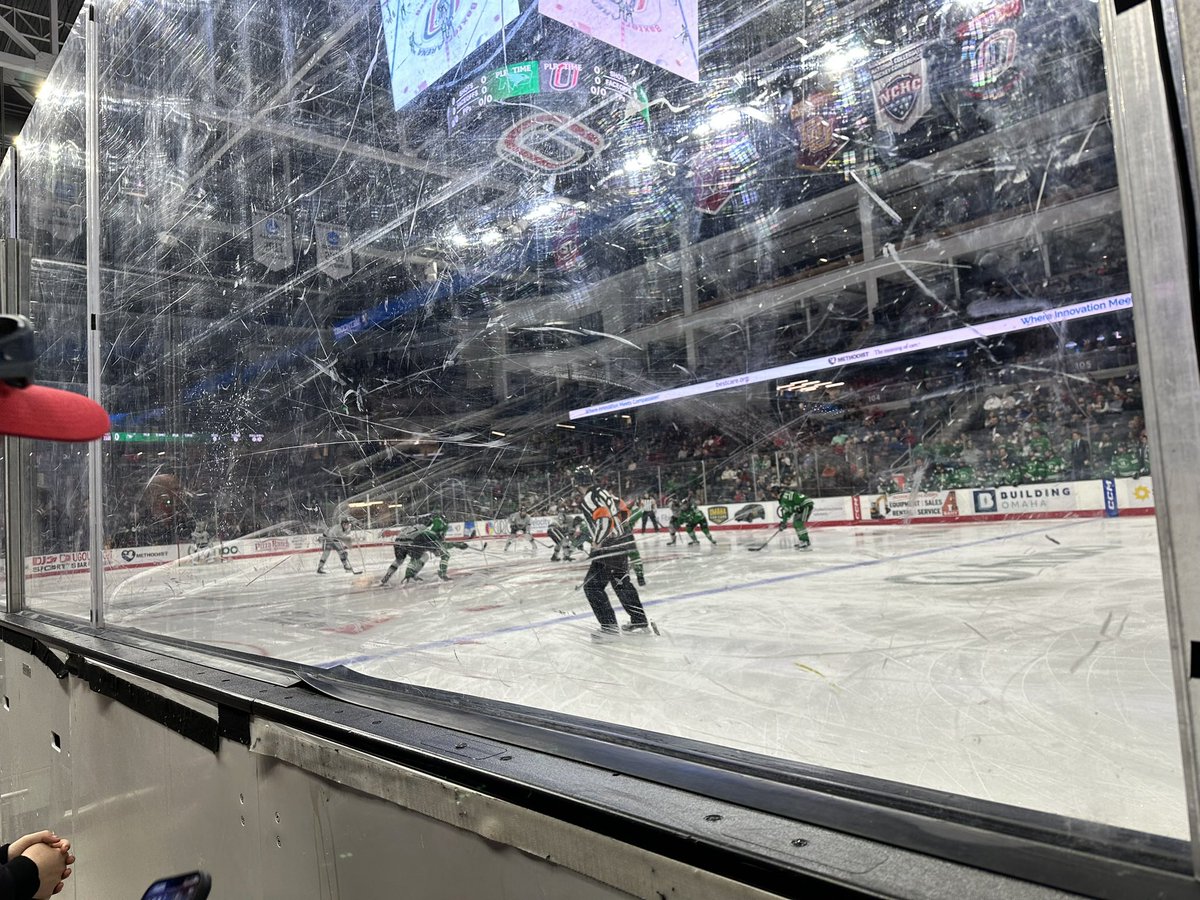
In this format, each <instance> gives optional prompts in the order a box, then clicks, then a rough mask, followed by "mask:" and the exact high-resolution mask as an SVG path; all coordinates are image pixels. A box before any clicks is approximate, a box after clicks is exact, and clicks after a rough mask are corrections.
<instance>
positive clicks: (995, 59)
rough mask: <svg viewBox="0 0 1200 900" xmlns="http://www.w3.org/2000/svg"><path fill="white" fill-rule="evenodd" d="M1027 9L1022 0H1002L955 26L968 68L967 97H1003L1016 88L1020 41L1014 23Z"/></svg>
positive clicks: (1019, 72)
mask: <svg viewBox="0 0 1200 900" xmlns="http://www.w3.org/2000/svg"><path fill="white" fill-rule="evenodd" d="M1023 11H1024V5H1023V0H1003V2H1001V3H997V4H996V5H994V6H992V7H990V8H988V9H986V10H984V11H983V12H981V13H980V14H979V15H977V16H975V17H973V18H971V19H969V20H967V21H966V22H963V23H962V24H960V25H958V26H957V27H956V28H955V34H956V35H957V37H958V39H959V40H960V41H961V42H962V60H963V63H964V64H965V65H966V67H967V80H968V83H969V87H968V89H967V92H966V93H967V96H968V97H972V98H974V99H976V100H1000V99H1002V98H1004V97H1006V96H1008V94H1009V93H1010V92H1011V91H1012V89H1013V88H1014V87H1016V85H1017V82H1018V81H1020V80H1021V71H1020V70H1019V69H1018V68H1016V62H1017V53H1018V50H1019V46H1020V40H1019V38H1018V36H1017V32H1016V29H1015V28H1013V27H1012V26H1013V25H1015V24H1016V20H1017V19H1018V18H1020V16H1021V13H1022V12H1023Z"/></svg>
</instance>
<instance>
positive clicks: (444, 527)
mask: <svg viewBox="0 0 1200 900" xmlns="http://www.w3.org/2000/svg"><path fill="white" fill-rule="evenodd" d="M429 530H430V531H432V532H433V533H434V534H445V533H446V532H447V531H449V530H450V526H449V525H448V524H446V520H445V519H443V518H442V517H441V516H439V515H436V514H435V515H434V517H433V518H432V519H430V521H429Z"/></svg>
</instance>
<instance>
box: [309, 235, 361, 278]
mask: <svg viewBox="0 0 1200 900" xmlns="http://www.w3.org/2000/svg"><path fill="white" fill-rule="evenodd" d="M316 227H317V268H318V269H320V270H321V271H322V272H324V273H325V274H326V275H328V276H329V277H330V278H347V277H349V276H350V275H353V274H354V255H353V254H352V253H351V252H350V251H349V250H347V249H346V246H347V245H348V244H349V243H350V234H349V232H347V231H346V229H345V228H344V227H343V226H341V225H330V224H328V223H326V222H318V223H317V225H316Z"/></svg>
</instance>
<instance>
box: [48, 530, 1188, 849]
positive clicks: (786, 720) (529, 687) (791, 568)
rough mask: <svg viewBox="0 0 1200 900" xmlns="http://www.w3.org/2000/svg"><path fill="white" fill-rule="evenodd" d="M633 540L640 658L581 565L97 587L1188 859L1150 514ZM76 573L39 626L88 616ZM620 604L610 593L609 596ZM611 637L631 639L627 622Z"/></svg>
mask: <svg viewBox="0 0 1200 900" xmlns="http://www.w3.org/2000/svg"><path fill="white" fill-rule="evenodd" d="M770 533H771V532H770V531H769V530H767V529H761V530H755V531H743V532H734V533H730V532H719V533H714V536H715V537H716V538H717V540H718V545H717V546H715V547H714V546H711V545H709V544H708V543H707V542H704V543H703V544H702V545H701V546H699V547H687V546H683V545H681V544H676V545H675V546H668V545H667V544H666V536H665V533H663V534H660V535H658V536H655V535H652V534H647V535H645V536H644V537H642V536H641V535H639V538H638V540H639V546H640V548H641V551H642V554H643V557H644V559H645V564H646V577H647V581H648V584H647V586H646V587H645V588H642V589H641V593H642V598H643V600H644V602H645V604H646V608H647V612H648V614H649V615H650V617H651V619H653V620H654V621H655V622H656V624H657V625H658V626H659V629H660V631H661V634H660V635H659V636H657V637H654V636H636V637H635V636H622V638H621V639H620V640H619V641H616V642H614V643H605V644H599V643H595V642H593V641H592V640H591V639H590V633H591V632H592V631H593V630H594V629H595V620H594V618H593V616H592V613H591V611H590V608H589V606H588V604H587V601H586V600H585V599H584V596H583V592H582V591H581V590H578V589H576V586H577V585H578V584H579V583H580V581H581V580H582V578H583V574H584V571H585V569H586V562H585V561H582V560H580V559H579V557H577V558H576V561H575V562H573V563H567V564H564V563H552V562H551V561H550V550H548V549H545V548H538V549H537V551H536V553H535V554H530V552H529V549H528V545H527V544H523V543H520V542H515V543H514V545H513V547H512V549H511V550H509V551H508V552H507V553H505V552H502V548H503V544H504V539H503V538H499V539H492V540H491V542H490V543H489V544H488V546H487V549H486V552H476V551H465V552H453V553H452V555H451V564H450V574H451V576H452V577H453V579H454V580H453V581H451V582H448V583H442V582H439V581H438V580H437V576H436V560H433V561H430V562H429V563H427V564H426V566H425V568H424V570H423V571H422V573H421V574H422V576H423V577H424V578H425V581H423V582H421V583H418V584H411V585H409V586H400V585H399V584H398V583H396V582H398V580H399V578H396V579H394V580H393V583H392V584H391V585H389V586H388V587H380V586H379V584H378V581H379V577H380V576H381V575H382V574H383V572H384V571H385V570H386V568H387V565H388V563H389V562H390V560H391V558H392V552H391V549H390V547H372V548H368V549H365V550H363V549H357V548H356V549H354V550H352V551H351V560H352V562H353V563H354V565H355V566H356V567H359V568H363V569H364V572H363V574H362V575H359V576H355V575H351V574H348V573H345V572H343V571H342V570H341V568H340V566H339V565H338V563H337V559H336V557H331V559H330V560H329V563H328V566H327V568H328V570H329V574H327V575H317V574H316V573H315V569H316V564H317V555H316V554H314V553H307V554H301V555H296V556H288V557H279V558H265V559H259V560H241V561H238V562H224V563H210V564H206V565H178V566H174V565H173V566H168V567H162V568H159V569H153V570H143V571H140V572H135V573H124V572H121V573H109V574H108V575H107V576H106V577H107V578H108V579H109V582H108V585H107V594H108V596H109V604H108V614H107V615H108V621H109V623H110V624H115V625H125V626H131V627H136V628H141V629H144V630H147V631H152V632H156V633H161V634H167V635H171V636H174V637H178V638H186V639H190V640H195V641H204V642H211V643H214V644H219V645H223V646H227V647H231V648H235V649H237V650H242V651H248V652H251V653H258V654H264V655H272V656H279V657H282V658H286V659H291V660H295V661H298V662H304V663H309V664H314V665H320V666H334V665H338V664H341V665H346V666H349V667H351V668H353V669H355V670H357V671H359V672H362V673H365V674H368V675H373V676H377V677H381V678H390V679H397V680H402V681H406V682H410V683H414V684H419V685H427V686H431V687H437V688H441V689H445V690H451V691H462V692H465V693H469V694H473V695H477V696H483V697H490V698H494V699H497V700H504V701H509V702H513V703H521V704H527V705H530V706H535V707H540V708H544V709H552V710H558V711H561V712H566V713H571V714H574V715H579V716H587V717H591V718H595V719H601V720H605V721H609V722H617V723H622V724H626V725H632V726H636V727H639V728H645V729H650V730H653V731H658V732H663V733H667V734H675V735H682V736H686V737H689V738H693V739H697V740H704V741H711V742H713V743H716V744H721V745H725V746H730V747H737V748H742V749H746V750H751V751H755V752H758V753H764V754H769V755H772V756H777V757H782V758H786V759H791V760H798V761H803V762H806V763H811V764H815V765H820V766H827V767H830V768H833V769H839V770H843V771H850V772H857V773H862V774H866V775H871V776H875V777H879V778H886V779H891V780H894V781H899V782H905V783H910V784H916V785H921V786H924V787H929V788H935V789H939V790H944V791H951V792H955V793H959V794H964V795H968V796H972V797H979V798H984V799H988V800H993V801H997V802H1002V803H1009V804H1015V805H1017V806H1023V807H1028V808H1033V809H1039V810H1045V811H1049V812H1054V813H1061V814H1065V815H1069V816H1075V817H1078V818H1082V819H1089V820H1093V821H1100V822H1105V823H1109V824H1113V825H1119V826H1123V827H1127V828H1134V829H1138V830H1142V831H1148V832H1153V833H1158V834H1164V835H1170V836H1173V837H1179V838H1186V837H1187V816H1186V808H1185V805H1184V785H1183V774H1182V768H1181V764H1180V755H1179V737H1178V732H1177V727H1176V714H1175V704H1174V696H1173V689H1172V676H1171V666H1170V659H1169V655H1168V642H1167V630H1166V619H1165V613H1164V609H1163V592H1162V583H1161V576H1160V569H1159V558H1158V544H1157V540H1156V531H1155V525H1154V520H1153V518H1152V517H1143V518H1121V519H1100V518H1080V519H1069V520H1056V521H1046V522H1036V521H1034V522H1031V521H1024V522H1009V523H996V524H987V525H960V526H954V525H945V526H943V525H898V526H878V527H832V528H817V529H813V530H812V535H813V545H814V548H815V549H814V551H813V552H810V553H801V552H797V551H795V550H793V549H791V543H792V536H791V534H790V533H789V534H787V535H781V536H780V537H778V538H777V539H776V540H774V541H773V542H772V543H771V545H770V546H768V547H767V548H766V549H765V550H763V551H761V552H757V553H748V552H746V548H747V547H749V546H755V545H758V544H759V543H761V542H762V540H764V539H765V537H767V536H768V535H769V534H770ZM86 581H87V579H86V577H80V576H64V577H51V578H39V579H34V580H33V581H31V582H30V588H31V593H32V596H31V598H30V605H31V606H34V607H36V608H42V609H47V610H52V611H57V612H64V613H69V614H72V615H78V616H83V617H86V616H87V609H86V604H87V594H86V590H87V588H86ZM610 594H611V591H610ZM618 619H619V620H620V621H622V622H624V621H627V619H626V617H625V615H624V613H623V612H621V611H620V610H619V607H618Z"/></svg>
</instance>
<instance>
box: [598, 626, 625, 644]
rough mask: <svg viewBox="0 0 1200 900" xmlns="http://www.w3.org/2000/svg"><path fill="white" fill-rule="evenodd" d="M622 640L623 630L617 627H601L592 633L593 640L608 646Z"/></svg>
mask: <svg viewBox="0 0 1200 900" xmlns="http://www.w3.org/2000/svg"><path fill="white" fill-rule="evenodd" d="M620 639H621V629H620V628H618V627H617V626H616V625H601V626H600V627H599V628H597V629H596V630H595V631H593V632H592V640H593V641H596V642H597V643H600V644H607V643H610V642H612V641H618V640H620Z"/></svg>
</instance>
